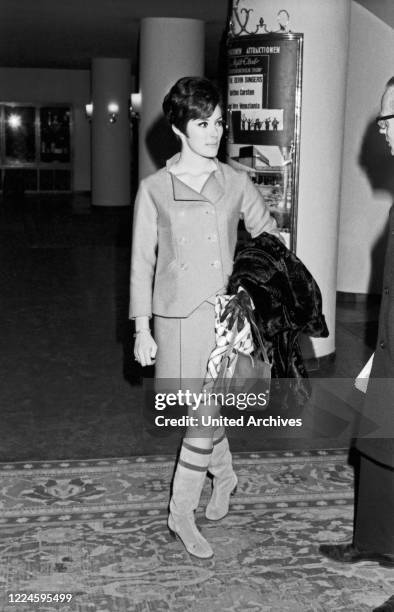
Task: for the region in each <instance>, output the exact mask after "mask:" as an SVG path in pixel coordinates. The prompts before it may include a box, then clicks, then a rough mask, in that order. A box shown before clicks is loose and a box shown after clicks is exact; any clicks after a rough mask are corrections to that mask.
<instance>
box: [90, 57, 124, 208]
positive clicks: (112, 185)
mask: <svg viewBox="0 0 394 612" xmlns="http://www.w3.org/2000/svg"><path fill="white" fill-rule="evenodd" d="M130 93H131V62H130V60H128V59H119V58H95V59H93V61H92V102H93V119H92V204H93V205H94V206H129V205H130V126H129V105H130Z"/></svg>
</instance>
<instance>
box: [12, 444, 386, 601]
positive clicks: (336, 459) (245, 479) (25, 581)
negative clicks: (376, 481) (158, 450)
mask: <svg viewBox="0 0 394 612" xmlns="http://www.w3.org/2000/svg"><path fill="white" fill-rule="evenodd" d="M234 463H235V467H236V471H237V473H238V476H239V481H240V482H239V486H238V491H237V494H236V496H235V497H234V498H233V501H232V506H231V512H230V514H229V515H228V516H227V517H226V518H225V519H224V520H223V521H221V522H219V523H210V522H209V521H207V520H206V519H205V518H204V516H203V508H204V505H205V503H206V501H207V498H208V496H209V491H210V482H209V480H208V479H207V482H206V486H205V489H204V492H203V496H202V500H201V504H200V508H199V510H198V513H197V522H198V524H199V526H200V527H201V530H202V533H203V534H204V535H205V536H206V537H207V538H208V540H209V541H210V543H211V544H212V546H213V548H214V550H215V557H214V558H213V559H211V560H209V561H199V560H195V559H192V558H190V557H189V556H188V555H187V553H186V552H185V551H184V549H183V547H182V545H181V544H180V543H179V542H178V541H174V540H172V539H171V538H170V537H169V535H168V532H167V530H166V515H167V511H166V509H167V504H168V492H169V484H170V481H171V476H172V470H173V460H172V459H170V458H169V457H160V456H155V457H140V458H131V459H108V460H96V461H95V460H87V461H66V462H64V461H63V462H60V461H58V462H34V463H10V464H1V465H0V526H1V529H0V592H1V593H2V594H3V595H0V598H1V597H2V601H1V603H0V606H1V608H0V609H1V610H2V612H11V611H13V612H19V611H22V610H24V611H29V612H36V611H40V612H41V611H42V612H55V611H57V612H90V611H94V612H219V611H220V612H241V611H242V612H243V611H248V612H249V611H250V612H260V611H261V612H287V611H289V612H290V611H292V612H298V611H299V612H301V611H302V612H312V611H319V612H320V611H322V612H323V611H324V612H332V611H334V610H335V611H337V610H338V611H345V610H346V612H367V611H369V610H371V609H372V607H374V606H375V605H377V604H378V603H381V602H382V601H383V600H384V599H386V598H387V597H388V596H389V595H391V594H392V593H393V592H394V572H393V571H392V570H390V569H385V568H381V567H379V566H378V565H376V564H374V563H370V562H364V563H360V564H357V565H354V566H350V567H346V566H343V565H341V564H337V563H334V562H330V561H328V560H326V559H324V558H322V557H321V556H320V555H319V552H318V546H319V544H321V543H323V542H347V541H349V540H350V539H351V534H352V517H353V491H352V489H353V472H352V469H351V468H350V467H349V466H348V465H347V463H346V455H345V453H341V452H338V451H297V452H269V453H252V454H251V453H241V454H237V455H235V458H234ZM10 593H26V594H29V593H39V594H46V593H50V594H52V596H55V594H56V593H58V594H60V593H62V594H65V593H71V594H72V599H71V602H69V603H61V602H56V598H55V597H53V598H54V599H55V601H54V602H52V603H50V602H49V601H47V602H46V603H29V602H26V603H10V596H9V595H10ZM0 600H1V599H0Z"/></svg>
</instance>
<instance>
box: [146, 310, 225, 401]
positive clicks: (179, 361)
mask: <svg viewBox="0 0 394 612" xmlns="http://www.w3.org/2000/svg"><path fill="white" fill-rule="evenodd" d="M154 335H155V341H156V343H157V347H158V348H157V355H156V368H155V388H156V390H165V391H167V392H169V391H173V392H176V391H177V390H179V389H181V390H186V389H189V390H190V391H192V392H195V393H199V392H200V391H201V387H202V384H203V382H204V379H205V375H206V373H207V364H208V359H209V356H210V354H211V352H212V350H213V349H214V348H215V307H214V305H213V304H211V303H210V302H203V303H202V304H200V306H199V307H198V308H196V310H194V311H193V312H192V313H191V314H190V315H189V316H188V317H185V318H182V319H181V318H175V317H160V316H157V315H155V317H154Z"/></svg>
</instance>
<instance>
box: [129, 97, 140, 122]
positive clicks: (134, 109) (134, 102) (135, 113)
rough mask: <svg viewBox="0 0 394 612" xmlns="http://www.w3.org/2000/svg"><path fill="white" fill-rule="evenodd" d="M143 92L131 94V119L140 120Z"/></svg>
mask: <svg viewBox="0 0 394 612" xmlns="http://www.w3.org/2000/svg"><path fill="white" fill-rule="evenodd" d="M141 103H142V96H141V92H139V93H132V94H130V119H139V118H140V113H141Z"/></svg>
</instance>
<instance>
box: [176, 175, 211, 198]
mask: <svg viewBox="0 0 394 612" xmlns="http://www.w3.org/2000/svg"><path fill="white" fill-rule="evenodd" d="M170 176H171V180H172V192H173V197H174V200H183V201H189V202H190V201H193V202H196V201H198V202H200V201H201V202H205V201H206V198H205V197H204V196H203V195H202V193H198V191H194V189H192V188H191V187H189V186H188V185H186V183H184V182H183V181H181V180H180V179H179V178H178V177H177V176H176V175H175V174H172V173H171V172H170Z"/></svg>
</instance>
